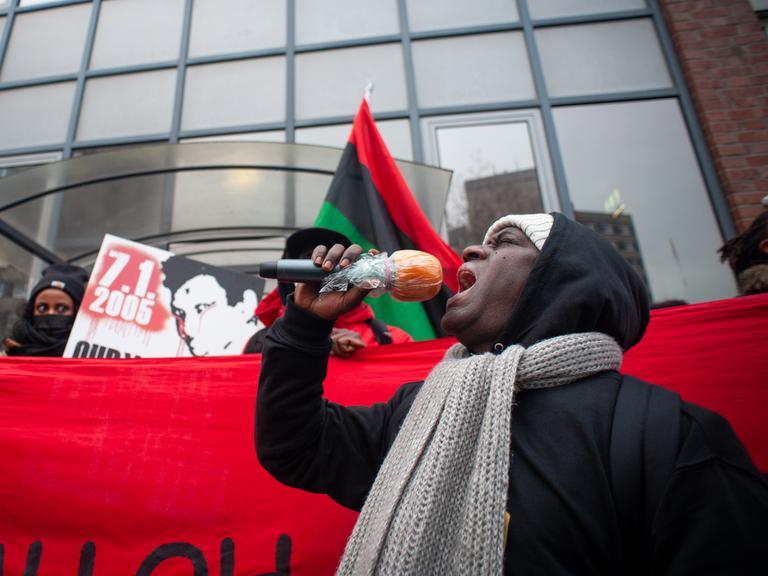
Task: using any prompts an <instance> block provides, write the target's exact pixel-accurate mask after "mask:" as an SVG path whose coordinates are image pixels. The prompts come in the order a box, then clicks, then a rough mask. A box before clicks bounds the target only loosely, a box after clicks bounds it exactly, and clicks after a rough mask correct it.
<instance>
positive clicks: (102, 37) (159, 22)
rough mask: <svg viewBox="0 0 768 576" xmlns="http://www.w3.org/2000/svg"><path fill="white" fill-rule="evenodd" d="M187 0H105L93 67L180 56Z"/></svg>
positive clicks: (97, 34)
mask: <svg viewBox="0 0 768 576" xmlns="http://www.w3.org/2000/svg"><path fill="white" fill-rule="evenodd" d="M183 15H184V0H163V1H162V2H158V1H157V0H107V1H105V2H102V3H101V10H100V11H99V24H98V26H97V28H96V39H95V41H94V45H93V54H92V56H91V68H92V69H96V68H111V67H117V66H131V65H134V64H148V63H150V62H162V61H166V60H176V59H178V57H179V51H180V47H181V24H182V22H183V20H184V18H183Z"/></svg>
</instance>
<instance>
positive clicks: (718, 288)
mask: <svg viewBox="0 0 768 576" xmlns="http://www.w3.org/2000/svg"><path fill="white" fill-rule="evenodd" d="M554 113H555V125H556V128H557V132H558V138H559V142H560V147H561V150H562V153H563V160H564V164H565V172H566V177H567V180H568V188H569V191H570V195H571V198H572V199H573V203H574V208H575V210H576V217H577V220H580V221H583V222H592V223H593V224H595V229H596V230H598V231H600V232H601V233H603V234H605V235H607V236H609V239H611V240H612V241H614V242H615V243H617V242H618V241H623V242H626V243H627V245H628V246H631V247H632V248H633V251H634V252H636V257H634V260H633V257H629V258H628V259H629V260H630V262H633V264H636V267H637V266H639V267H640V271H641V273H642V274H643V275H644V276H645V277H646V278H647V281H648V283H649V287H650V290H651V294H652V298H653V300H654V301H663V300H673V299H680V300H685V301H687V302H701V301H705V300H713V299H717V298H724V297H730V296H733V295H734V294H735V293H736V286H735V284H734V281H733V277H732V276H731V274H730V272H729V271H728V269H727V267H725V266H724V265H722V264H721V263H720V262H719V261H718V257H717V249H718V248H719V247H720V245H721V244H722V243H723V239H722V237H721V235H720V233H719V231H718V227H717V223H716V221H715V217H714V213H713V211H712V207H711V205H710V203H709V200H708V195H707V191H706V188H705V186H704V181H703V180H702V177H701V173H700V172H699V167H698V164H697V162H696V158H695V156H694V153H693V150H692V148H691V144H690V140H689V138H688V133H687V131H686V128H685V125H684V123H683V120H682V117H681V113H680V109H679V108H678V104H677V102H676V101H675V100H656V101H648V102H633V103H622V104H603V105H592V106H574V107H567V108H555V110H554ZM617 224H618V234H617V231H616V229H615V228H616V225H617ZM609 228H610V229H611V232H610V233H608V232H605V230H608V229H609ZM623 229H627V230H629V231H630V232H631V233H630V234H629V235H628V236H627V235H624V234H622V233H621V232H622V230H623ZM636 248H639V251H637V250H635V249H636ZM625 256H627V253H625Z"/></svg>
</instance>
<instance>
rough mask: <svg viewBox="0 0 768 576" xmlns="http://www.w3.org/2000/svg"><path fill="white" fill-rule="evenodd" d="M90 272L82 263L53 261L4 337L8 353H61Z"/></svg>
mask: <svg viewBox="0 0 768 576" xmlns="http://www.w3.org/2000/svg"><path fill="white" fill-rule="evenodd" d="M87 282H88V273H87V272H86V271H85V270H84V269H82V268H80V267H79V266H73V265H71V264H54V265H52V266H49V267H48V268H46V269H45V270H44V271H43V276H42V278H41V279H40V281H39V282H38V283H37V284H36V285H35V287H34V288H33V289H32V293H31V294H30V296H29V300H28V301H27V304H26V307H25V308H24V314H23V316H22V317H21V318H19V319H18V320H17V321H16V323H15V324H14V326H13V329H12V330H11V335H10V336H9V337H7V338H5V339H4V340H3V346H4V347H5V351H6V353H7V354H8V355H9V356H61V355H63V354H64V347H65V346H66V344H67V338H69V333H70V331H71V330H72V324H73V323H74V321H75V315H76V314H77V309H78V308H79V307H80V302H81V301H82V300H83V294H84V293H85V285H86V284H87Z"/></svg>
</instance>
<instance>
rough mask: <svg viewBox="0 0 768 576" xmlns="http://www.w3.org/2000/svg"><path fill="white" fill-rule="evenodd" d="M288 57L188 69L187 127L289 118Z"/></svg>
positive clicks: (212, 126)
mask: <svg viewBox="0 0 768 576" xmlns="http://www.w3.org/2000/svg"><path fill="white" fill-rule="evenodd" d="M285 85H286V84H285V58H283V57H282V56H281V57H278V58H259V59H255V60H237V61H234V62H224V63H220V64H206V65H204V66H190V67H189V68H188V69H187V76H186V88H185V90H184V107H183V111H184V112H183V116H182V127H183V129H184V130H195V129H203V128H215V127H220V126H238V125H246V124H262V123H268V122H282V121H284V120H285Z"/></svg>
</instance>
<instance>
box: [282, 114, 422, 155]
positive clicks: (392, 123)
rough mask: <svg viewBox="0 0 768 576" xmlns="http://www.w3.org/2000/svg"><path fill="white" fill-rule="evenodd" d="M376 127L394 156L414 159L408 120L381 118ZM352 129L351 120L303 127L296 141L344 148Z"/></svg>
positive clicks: (298, 132) (297, 133)
mask: <svg viewBox="0 0 768 576" xmlns="http://www.w3.org/2000/svg"><path fill="white" fill-rule="evenodd" d="M376 127H377V128H378V129H379V133H380V134H381V137H382V138H383V139H384V142H385V143H386V145H387V148H389V152H390V154H392V156H393V157H395V158H402V159H404V160H412V159H413V147H412V145H411V126H410V123H409V122H408V120H380V121H377V122H376ZM350 130H352V123H351V122H350V123H349V124H335V125H333V126H317V127H314V128H301V129H298V130H296V143H297V144H317V145H319V146H335V147H336V148H344V146H346V145H347V141H348V140H349V132H350Z"/></svg>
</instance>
